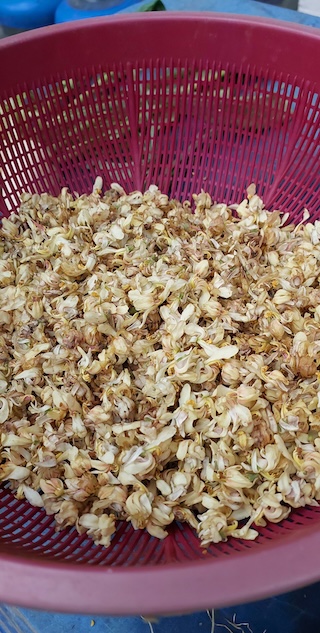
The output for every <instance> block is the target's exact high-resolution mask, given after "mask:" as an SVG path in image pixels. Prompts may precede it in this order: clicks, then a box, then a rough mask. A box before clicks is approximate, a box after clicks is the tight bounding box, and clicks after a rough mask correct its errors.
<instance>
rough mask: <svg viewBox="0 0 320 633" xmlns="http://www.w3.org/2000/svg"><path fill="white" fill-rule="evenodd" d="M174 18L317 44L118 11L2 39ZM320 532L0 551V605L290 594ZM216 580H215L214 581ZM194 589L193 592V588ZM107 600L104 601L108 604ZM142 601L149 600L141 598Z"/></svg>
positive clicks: (304, 30)
mask: <svg viewBox="0 0 320 633" xmlns="http://www.w3.org/2000/svg"><path fill="white" fill-rule="evenodd" d="M155 20H157V21H160V22H162V23H163V25H164V27H165V24H166V23H167V22H169V21H170V22H172V21H176V22H179V24H180V25H181V24H182V22H183V21H185V22H190V20H191V21H194V20H197V21H198V22H204V21H205V22H206V23H207V21H208V20H210V22H212V24H214V23H217V22H220V23H224V24H226V25H228V24H232V23H234V22H235V21H236V22H237V23H238V24H239V23H241V24H243V25H257V26H260V27H264V28H269V29H272V30H277V31H279V32H281V33H297V34H299V36H301V35H305V36H306V37H308V38H312V39H315V40H320V30H318V29H316V28H314V27H310V26H305V25H300V24H299V25H298V24H295V23H290V22H286V23H284V22H282V21H280V20H276V19H273V18H262V17H252V16H245V15H236V14H224V13H210V12H187V13H184V14H182V13H181V12H171V11H170V12H167V13H162V12H161V13H146V14H143V13H141V14H128V15H126V14H123V15H115V16H107V17H106V18H102V19H101V18H91V19H86V20H82V21H81V22H80V23H79V22H70V23H66V24H60V25H53V26H48V27H43V28H39V29H37V30H35V31H31V32H26V33H22V34H18V35H14V36H12V37H10V38H7V39H4V40H2V41H0V54H1V51H2V50H5V49H7V50H10V48H11V47H14V46H16V45H19V44H23V43H26V44H27V43H28V42H29V41H39V42H40V41H41V40H42V39H43V38H47V37H50V38H51V37H54V36H55V33H57V32H59V33H65V34H68V33H69V32H71V31H73V30H75V29H77V30H78V29H94V28H95V26H96V25H97V24H98V21H99V27H100V28H108V27H110V28H112V26H113V24H114V23H125V22H130V24H131V25H134V23H137V22H139V23H140V22H141V21H144V22H145V23H146V24H150V25H152V24H153V23H154V22H155ZM319 545H320V530H317V529H316V527H315V525H312V526H310V525H309V526H307V527H304V528H300V529H298V530H297V531H294V530H293V531H292V532H291V533H290V534H288V535H287V536H284V537H282V538H278V539H276V540H275V541H272V540H270V543H268V544H266V545H263V546H261V547H259V546H257V547H253V548H252V549H248V550H247V551H245V552H242V553H238V554H237V555H236V556H232V555H230V557H228V556H226V557H224V558H217V559H215V558H210V559H209V560H207V561H206V560H198V561H190V562H183V563H176V564H169V563H168V564H165V565H160V566H157V565H154V566H148V567H145V566H139V565H138V566H135V567H131V568H130V567H126V568H123V567H101V566H98V565H92V566H91V565H87V564H81V563H80V564H74V563H68V562H67V561H66V562H55V561H52V560H45V559H43V560H41V559H40V557H32V556H30V554H29V555H26V556H24V555H23V554H22V553H20V552H19V554H17V553H16V552H13V553H12V554H9V553H7V552H6V553H1V551H0V600H1V601H3V602H6V603H8V604H19V605H21V606H24V607H35V605H36V606H37V608H39V609H47V610H57V609H59V611H62V612H69V613H72V612H78V613H80V612H81V613H91V614H114V615H129V614H131V615H135V614H137V615H139V614H141V613H143V612H146V611H147V612H148V613H155V614H159V615H161V614H165V613H177V612H183V611H184V612H185V611H190V612H191V611H195V610H199V609H206V608H212V607H223V606H227V605H230V604H236V603H239V602H246V601H248V600H250V601H253V600H258V599H261V598H265V597H267V596H270V595H273V594H276V593H281V592H283V591H288V590H293V589H296V588H298V587H301V586H303V585H306V584H309V583H311V582H315V581H317V580H319V577H320V571H319V569H320V566H319V561H318V557H317V556H316V552H317V549H318V548H319ZM215 580H216V582H215ZM191 587H192V590H191V591H190V588H191ZM106 596H107V599H106ZM146 596H148V599H147V601H146V598H145V597H146Z"/></svg>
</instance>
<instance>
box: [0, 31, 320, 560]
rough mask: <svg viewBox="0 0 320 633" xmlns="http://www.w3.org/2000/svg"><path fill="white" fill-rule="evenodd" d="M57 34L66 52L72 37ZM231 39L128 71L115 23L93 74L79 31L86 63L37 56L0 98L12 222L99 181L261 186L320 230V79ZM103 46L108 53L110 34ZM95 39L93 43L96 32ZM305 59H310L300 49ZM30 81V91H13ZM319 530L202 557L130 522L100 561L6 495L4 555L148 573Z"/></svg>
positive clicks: (301, 514) (280, 533) (219, 195)
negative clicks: (230, 43) (150, 568)
mask: <svg viewBox="0 0 320 633" xmlns="http://www.w3.org/2000/svg"><path fill="white" fill-rule="evenodd" d="M189 28H190V27H189ZM225 28H227V26H226V27H225ZM252 28H253V27H252ZM121 29H122V30H121ZM100 30H101V28H100ZM155 30H156V29H155ZM57 33H59V38H60V39H59V46H63V41H65V40H63V37H62V36H63V34H62V35H61V33H60V32H59V31H57ZM226 33H227V31H225V32H224V29H223V28H222V29H221V28H220V30H219V31H218V35H217V38H216V40H215V43H214V45H213V44H212V43H211V47H212V46H213V52H212V48H211V49H210V47H209V46H208V45H206V42H205V44H204V46H203V50H200V52H199V51H198V53H197V55H196V54H195V55H193V54H192V50H193V49H192V50H191V49H190V50H188V54H186V53H185V54H184V55H182V54H181V51H183V50H184V48H186V47H184V45H183V43H181V42H180V49H179V50H178V51H177V54H176V55H174V54H173V53H172V54H170V55H169V56H166V54H165V52H166V48H167V46H166V41H163V42H162V43H161V44H160V43H159V42H160V40H159V37H158V40H157V36H156V34H155V37H154V39H155V40H157V42H158V43H157V46H158V49H159V54H158V55H155V54H154V55H153V56H152V57H150V58H148V57H145V56H144V52H143V51H142V52H141V51H140V54H139V55H137V56H136V58H135V56H134V55H133V54H131V55H130V54H129V53H128V59H126V58H125V55H123V57H124V58H123V60H122V61H119V60H117V55H118V53H117V52H115V54H114V57H115V61H114V60H113V57H112V44H114V45H115V46H116V44H115V42H117V41H118V40H119V39H120V40H121V38H122V40H121V41H124V40H125V38H126V37H127V35H128V34H126V33H124V34H123V27H122V23H121V25H120V26H119V25H118V26H117V25H116V24H115V25H114V27H113V38H114V39H113V41H112V43H111V44H110V50H108V51H107V53H105V55H101V56H100V59H101V58H103V59H104V61H103V62H102V61H100V63H96V62H97V57H98V55H97V54H92V57H93V59H92V60H91V59H90V52H87V57H85V55H84V54H83V52H81V47H83V46H84V42H83V41H82V40H81V37H82V38H83V37H84V36H81V34H80V35H78V37H77V38H76V37H74V36H73V35H72V32H71V31H70V33H69V38H71V40H72V41H71V44H70V42H69V44H70V49H69V50H70V55H71V46H73V47H75V48H76V51H75V52H73V57H76V56H77V55H78V57H79V61H78V64H76V63H75V61H74V59H73V58H72V60H71V61H70V59H69V56H67V58H68V59H69V61H68V63H67V62H66V69H65V70H64V71H62V70H59V67H61V64H62V62H61V59H60V57H59V60H58V61H57V63H56V65H57V67H58V70H57V71H55V65H54V64H55V62H54V56H53V61H51V62H50V63H49V62H47V66H48V68H47V72H44V68H45V65H44V62H43V61H42V62H41V61H40V60H39V64H42V66H41V72H40V70H38V68H37V63H38V61H36V59H35V57H34V58H33V60H32V62H30V63H32V64H33V66H34V68H33V72H31V71H30V68H29V67H28V65H27V62H25V64H24V71H22V70H21V69H20V70H19V72H18V71H17V65H16V66H15V67H13V69H12V80H11V84H10V85H9V83H10V82H9V79H8V76H9V73H8V72H7V73H6V74H5V77H4V83H3V84H1V85H3V86H4V87H3V89H2V88H1V86H0V125H1V137H0V156H1V170H0V174H1V211H2V213H3V214H5V215H7V214H8V212H9V211H10V210H12V209H13V210H15V209H16V208H17V207H18V205H19V196H18V194H19V192H20V191H22V190H25V191H29V192H41V191H50V192H52V193H53V194H57V193H58V192H59V191H60V189H61V188H62V187H64V186H68V187H69V188H70V189H71V190H72V191H77V192H79V193H83V192H88V191H90V190H91V188H92V183H93V181H94V179H95V177H96V176H97V175H102V176H103V179H104V187H106V188H107V187H108V186H109V185H110V183H112V182H119V183H120V184H122V185H123V186H124V187H125V189H126V190H127V191H129V190H133V189H145V188H146V187H148V185H150V184H151V183H156V184H157V185H158V186H159V187H160V188H161V189H162V190H163V191H164V192H166V193H168V194H169V195H170V196H172V197H177V198H179V199H183V198H187V197H190V195H191V194H192V193H193V192H199V190H200V189H201V188H203V189H205V190H207V191H209V192H210V193H211V194H213V195H214V198H215V199H216V200H219V201H225V202H227V203H230V202H235V201H239V200H241V199H242V198H243V196H244V194H245V190H246V187H247V186H248V185H249V184H250V183H251V182H255V183H257V185H258V192H259V194H260V195H261V196H262V197H263V198H264V201H265V203H266V206H267V208H271V209H274V208H280V209H282V210H283V211H286V212H288V213H289V214H290V218H291V219H292V220H294V221H298V220H299V219H300V218H301V214H302V211H303V209H304V207H307V208H308V209H309V211H310V213H311V216H312V218H313V219H314V218H317V217H319V214H320V203H319V188H320V170H319V166H318V165H319V113H320V96H319V85H318V84H317V81H316V79H315V77H312V76H311V73H310V72H309V75H310V76H304V75H303V73H302V72H301V70H299V71H297V72H296V66H295V64H297V63H298V61H297V60H298V57H296V59H293V60H292V64H291V62H290V55H287V57H286V60H285V63H284V64H283V66H284V67H285V70H282V64H281V63H280V61H279V60H278V61H273V62H272V63H271V62H270V63H269V64H268V63H266V59H268V58H269V57H268V51H265V58H263V56H262V57H261V56H260V57H259V53H258V52H257V54H256V55H252V53H251V52H250V51H251V48H252V44H250V46H251V48H250V47H249V48H250V50H249V51H246V48H245V46H246V45H245V43H244V42H242V43H241V46H242V49H243V47H244V50H245V53H244V54H240V53H239V55H237V54H236V53H237V51H233V54H232V55H231V58H232V57H233V59H231V61H228V49H227V47H226V45H225V39H227V36H226ZM71 36H72V37H73V39H72V37H71ZM96 36H97V39H98V40H99V38H100V40H101V41H102V36H101V33H100V31H99V33H98V32H97V34H96ZM50 37H51V40H50V41H51V44H50V46H51V50H57V49H58V45H57V46H56V47H53V49H52V42H53V41H54V38H53V36H52V32H51V35H50ZM57 37H58V36H57ZM61 37H62V39H61ZM64 37H65V36H64ZM205 37H206V36H205V34H204V35H203V38H202V39H205ZM297 37H298V36H297ZM90 38H91V39H90V41H91V42H92V41H93V39H94V38H95V31H94V29H93V28H91V35H90ZM117 38H118V39H117ZM219 38H220V39H219ZM305 38H306V39H307V35H306V36H305ZM45 39H46V38H45V37H44V38H42V40H41V42H40V44H41V46H42V47H43V52H42V55H41V56H44V55H46V54H47V52H48V51H46V50H45ZM100 40H99V41H100ZM199 41H200V40H199ZM201 41H202V40H201ZM30 42H31V40H30V39H29V40H27V43H26V46H25V49H23V46H24V42H21V43H19V47H20V49H19V51H18V53H17V54H16V53H15V49H14V46H13V45H12V50H11V53H12V51H13V53H14V55H13V57H14V56H16V58H17V56H18V54H19V55H20V56H21V52H23V50H25V51H27V46H29V49H28V50H30V46H31V45H30ZM275 42H276V38H275ZM319 42H320V40H319V41H318V49H317V50H318V52H319V51H320V43H319ZM207 44H208V43H207ZM100 45H101V42H100ZM257 45H258V41H257ZM274 45H275V44H272V43H270V46H274ZM50 46H49V48H50ZM77 46H78V49H77ZM119 46H120V44H119ZM154 46H156V44H155V45H154ZM199 46H200V45H199ZM248 46H249V44H248ZM149 47H151V37H150V42H149ZM47 48H48V47H47ZM49 48H48V50H49ZM96 48H99V44H97V47H96ZM169 48H170V47H169ZM171 48H172V46H171ZM173 48H174V46H173ZM231 48H232V47H231ZM231 48H230V51H231ZM205 49H206V50H207V54H206V55H205V54H204V50H205ZM209 49H210V51H209ZM41 50H42V49H41V48H40V51H41ZM146 50H148V49H146ZM219 51H222V52H221V55H220V54H219ZM250 55H251V57H250ZM299 55H300V57H301V55H302V57H303V50H302V51H301V50H300V51H299ZM315 56H316V53H315ZM292 57H293V58H294V57H295V53H294V52H293V53H292ZM39 58H40V54H39ZM10 59H12V56H11V57H10ZM20 59H21V57H20ZM85 59H87V62H86V63H85ZM237 59H239V61H238V62H237ZM91 61H92V63H91ZM13 65H14V64H13ZM67 66H69V67H67ZM71 66H72V67H71ZM290 66H292V68H291V71H290ZM23 72H25V74H26V77H27V79H26V80H25V81H22V80H21V81H20V79H19V80H18V81H16V75H17V76H19V77H21V76H22V74H23ZM30 77H32V79H31V78H30ZM311 524H312V525H314V528H315V529H319V527H320V512H319V509H318V508H309V509H302V510H295V511H293V512H292V514H291V515H290V517H289V518H288V519H287V520H286V521H283V522H282V523H281V524H280V525H272V524H270V525H268V526H267V527H266V528H264V529H262V530H261V534H260V536H259V538H258V539H257V540H256V541H255V542H253V543H252V542H246V541H237V540H230V541H229V542H227V543H222V544H218V545H214V546H211V547H210V548H209V550H208V552H207V553H206V554H204V553H203V552H202V550H201V549H200V547H199V543H198V540H197V538H196V536H195V535H194V533H193V532H192V530H191V529H190V528H188V527H186V526H181V525H179V524H176V525H174V526H172V528H171V531H170V535H169V537H168V538H167V539H166V540H165V541H163V542H159V541H157V540H156V539H153V538H152V537H150V536H149V535H148V534H146V533H145V532H143V531H136V532H135V531H134V530H133V529H132V528H131V527H130V526H129V525H128V524H124V523H122V524H120V525H119V527H118V530H117V533H116V535H115V537H114V539H113V542H112V546H111V548H109V549H103V548H101V547H96V546H94V545H93V544H92V541H91V540H89V539H87V538H86V537H85V536H78V535H77V533H76V532H75V531H74V530H64V531H62V532H56V531H55V527H54V521H53V519H52V518H51V517H47V516H46V515H45V514H44V513H43V511H41V510H38V509H35V508H32V507H31V506H29V504H27V503H24V502H23V501H17V500H16V499H15V498H14V497H13V496H12V494H11V493H10V492H9V490H8V489H6V488H2V489H0V554H1V552H10V553H15V554H17V555H25V554H26V553H28V554H32V555H33V556H35V557H40V558H42V559H43V558H47V559H48V560H51V559H54V560H63V561H66V562H73V563H87V564H90V565H114V566H137V565H139V566H141V565H143V566H146V565H149V564H154V563H159V564H166V563H168V562H170V563H172V562H186V561H190V560H197V559H199V558H201V557H205V558H206V559H207V560H208V559H209V558H210V557H212V558H213V559H216V558H219V557H220V558H221V557H226V556H229V557H230V556H235V557H236V556H238V555H241V554H243V553H244V552H246V551H247V550H248V549H251V548H260V547H264V546H265V545H266V543H267V542H270V540H274V541H278V540H281V539H284V538H285V536H286V535H287V534H289V533H291V532H292V530H293V529H294V530H299V529H300V528H301V527H302V526H306V525H309V526H310V525H311Z"/></svg>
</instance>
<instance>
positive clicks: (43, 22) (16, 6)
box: [0, 0, 59, 35]
mask: <svg viewBox="0 0 320 633" xmlns="http://www.w3.org/2000/svg"><path fill="white" fill-rule="evenodd" d="M58 4H59V0H0V24H1V26H2V28H3V31H4V34H5V35H13V34H14V33H21V32H22V31H29V30H30V29H37V28H39V27H40V26H48V25H49V24H53V23H54V14H55V10H56V8H57V6H58Z"/></svg>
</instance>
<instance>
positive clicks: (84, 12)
mask: <svg viewBox="0 0 320 633" xmlns="http://www.w3.org/2000/svg"><path fill="white" fill-rule="evenodd" d="M0 1H1V0H0ZM135 2H136V0H122V2H121V1H120V2H117V4H116V5H115V3H114V2H110V5H111V6H109V7H107V6H106V8H105V9H98V10H95V9H93V8H92V9H77V8H76V7H73V6H72V5H71V4H70V3H69V2H68V0H62V2H60V4H59V6H58V8H57V10H56V14H55V23H56V24H59V23H61V22H71V20H84V19H85V18H99V17H102V16H104V15H113V14H114V13H119V11H125V10H126V9H127V8H128V7H130V6H131V5H132V4H135ZM106 4H108V3H106Z"/></svg>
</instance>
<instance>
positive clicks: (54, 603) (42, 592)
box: [0, 526, 320, 615]
mask: <svg viewBox="0 0 320 633" xmlns="http://www.w3.org/2000/svg"><path fill="white" fill-rule="evenodd" d="M319 545H320V530H315V529H314V526H308V527H306V528H302V529H300V530H298V531H296V532H295V531H292V532H291V533H290V534H289V535H288V536H286V537H283V539H281V538H279V539H277V540H276V541H272V540H270V543H269V544H267V545H264V546H263V547H259V546H257V548H252V549H248V551H246V552H242V553H239V554H237V555H236V556H232V555H230V557H225V558H217V559H212V558H210V560H208V561H205V560H198V561H190V562H185V563H178V564H169V563H168V564H165V565H160V566H157V565H154V566H148V567H143V566H137V567H127V568H123V567H102V566H95V565H92V566H91V565H85V564H81V563H80V564H75V563H67V562H65V563H64V562H54V561H46V560H40V559H36V558H34V559H30V557H28V558H27V557H25V558H24V557H22V556H18V555H14V554H13V555H10V554H0V599H1V601H3V602H6V603H8V604H15V605H20V606H23V607H33V608H34V607H35V606H36V608H38V609H43V610H51V611H57V610H59V611H61V612H65V613H75V612H77V613H84V614H86V613H87V614H97V615H98V614H101V615H106V614H110V615H141V613H146V612H148V613H152V614H157V615H165V614H168V613H172V614H173V613H183V612H192V611H196V610H205V609H209V608H222V607H226V606H230V604H233V605H235V604H240V603H244V602H248V601H250V602H252V601H255V600H259V599H263V598H266V597H268V596H272V595H276V594H280V593H283V592H284V591H292V590H294V589H298V588H299V587H302V586H305V585H308V584H311V583H312V582H316V581H318V580H319V560H318V557H317V556H316V552H317V551H318V549H319ZM215 580H216V582H215ZM190 587H192V591H190ZM106 596H108V598H107V600H106ZM146 596H148V598H147V600H146Z"/></svg>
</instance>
